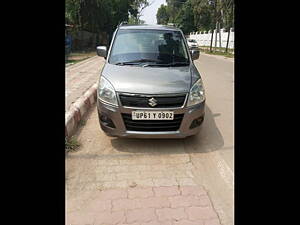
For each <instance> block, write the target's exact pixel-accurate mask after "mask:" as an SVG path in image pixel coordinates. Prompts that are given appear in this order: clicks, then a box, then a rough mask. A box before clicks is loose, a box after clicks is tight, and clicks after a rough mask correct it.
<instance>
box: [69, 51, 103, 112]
mask: <svg viewBox="0 0 300 225" xmlns="http://www.w3.org/2000/svg"><path fill="white" fill-rule="evenodd" d="M103 65H104V59H103V58H102V57H99V56H94V57H91V58H89V59H86V60H84V61H82V62H79V63H76V64H74V65H70V66H68V67H66V73H65V74H66V97H65V98H66V103H65V110H66V111H67V110H68V109H69V107H70V105H71V104H72V103H73V102H75V101H76V99H78V98H79V97H80V96H82V94H83V93H84V92H85V91H86V90H88V89H89V88H90V87H91V86H92V85H93V84H95V82H97V80H98V79H99V74H100V70H101V69H102V67H103Z"/></svg>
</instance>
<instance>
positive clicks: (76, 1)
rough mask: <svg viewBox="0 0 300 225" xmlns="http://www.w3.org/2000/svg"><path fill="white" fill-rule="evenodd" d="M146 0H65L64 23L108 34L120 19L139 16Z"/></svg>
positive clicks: (146, 4)
mask: <svg viewBox="0 0 300 225" xmlns="http://www.w3.org/2000/svg"><path fill="white" fill-rule="evenodd" d="M148 5H149V3H148V0H66V10H65V20H66V23H70V24H73V25H75V26H76V27H77V28H78V29H80V30H86V31H89V32H92V33H100V32H106V33H108V34H109V35H110V36H111V35H112V33H113V31H114V29H115V28H116V27H117V25H118V24H119V23H121V22H122V21H129V19H130V18H131V20H134V21H135V22H138V23H142V22H143V21H140V20H139V18H140V16H141V12H142V10H143V9H144V8H146V7H147V6H148Z"/></svg>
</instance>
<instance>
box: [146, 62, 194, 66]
mask: <svg viewBox="0 0 300 225" xmlns="http://www.w3.org/2000/svg"><path fill="white" fill-rule="evenodd" d="M188 65H190V63H188V62H171V63H163V64H147V65H146V66H188Z"/></svg>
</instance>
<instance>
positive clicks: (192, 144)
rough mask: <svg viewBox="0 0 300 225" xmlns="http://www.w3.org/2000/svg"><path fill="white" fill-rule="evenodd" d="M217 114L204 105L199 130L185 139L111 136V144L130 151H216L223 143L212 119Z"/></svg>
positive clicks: (165, 152)
mask: <svg viewBox="0 0 300 225" xmlns="http://www.w3.org/2000/svg"><path fill="white" fill-rule="evenodd" d="M218 116H221V114H220V113H213V112H212V111H211V110H210V108H209V107H208V105H206V109H205V119H204V122H203V124H202V127H201V130H200V132H199V133H198V134H197V135H195V136H191V137H187V138H185V139H126V138H113V139H111V144H112V146H113V147H114V148H115V149H116V150H117V151H120V152H130V153H148V154H155V153H156V154H157V153H158V154H170V153H172V154H183V153H205V152H209V151H216V150H218V149H220V148H222V147H223V145H224V140H223V137H222V134H221V132H220V131H219V129H218V127H217V125H216V123H215V119H214V118H215V117H218Z"/></svg>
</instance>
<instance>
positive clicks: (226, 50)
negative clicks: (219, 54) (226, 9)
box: [225, 27, 230, 53]
mask: <svg viewBox="0 0 300 225" xmlns="http://www.w3.org/2000/svg"><path fill="white" fill-rule="evenodd" d="M229 36H230V27H229V30H228V35H227V43H226V49H225V52H226V53H227V52H228V44H229Z"/></svg>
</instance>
